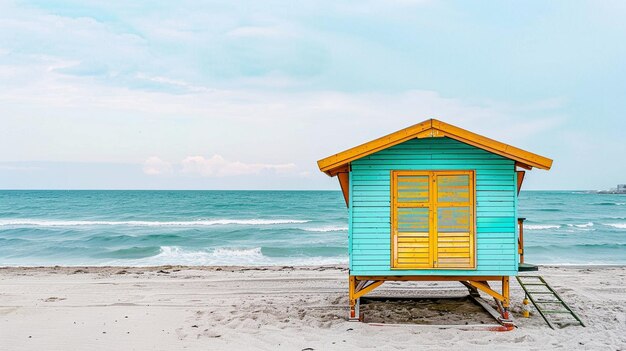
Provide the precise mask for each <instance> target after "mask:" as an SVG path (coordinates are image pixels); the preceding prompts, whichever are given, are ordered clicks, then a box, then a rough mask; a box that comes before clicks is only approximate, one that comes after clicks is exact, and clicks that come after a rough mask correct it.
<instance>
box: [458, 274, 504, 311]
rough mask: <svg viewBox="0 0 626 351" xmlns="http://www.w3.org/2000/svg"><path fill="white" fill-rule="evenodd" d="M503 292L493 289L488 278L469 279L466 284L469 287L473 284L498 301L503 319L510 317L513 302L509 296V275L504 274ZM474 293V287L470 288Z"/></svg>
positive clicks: (475, 287)
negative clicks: (480, 279) (510, 307)
mask: <svg viewBox="0 0 626 351" xmlns="http://www.w3.org/2000/svg"><path fill="white" fill-rule="evenodd" d="M501 280H502V292H501V293H499V292H497V291H495V290H494V289H492V288H491V287H490V286H489V283H488V282H487V281H486V280H483V281H471V280H470V281H468V282H467V283H466V284H465V285H466V286H468V288H469V287H470V286H471V287H472V288H474V289H478V290H481V291H483V292H485V293H487V294H489V295H490V296H491V297H493V299H494V300H495V301H496V304H497V305H498V309H499V310H500V311H499V312H500V315H501V316H502V318H503V319H507V320H508V319H509V305H510V303H511V301H510V297H509V294H510V293H509V277H508V276H502V278H501ZM471 293H472V289H470V294H471Z"/></svg>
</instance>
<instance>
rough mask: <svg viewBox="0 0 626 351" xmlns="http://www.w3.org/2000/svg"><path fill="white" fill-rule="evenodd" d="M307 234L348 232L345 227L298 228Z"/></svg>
mask: <svg viewBox="0 0 626 351" xmlns="http://www.w3.org/2000/svg"><path fill="white" fill-rule="evenodd" d="M300 229H302V230H304V231H307V232H322V233H325V232H345V231H348V227H346V226H325V227H311V228H300Z"/></svg>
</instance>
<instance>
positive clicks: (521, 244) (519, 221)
mask: <svg viewBox="0 0 626 351" xmlns="http://www.w3.org/2000/svg"><path fill="white" fill-rule="evenodd" d="M525 220H526V218H523V217H520V218H518V219H517V224H518V225H519V237H518V239H517V253H519V263H524V221H525Z"/></svg>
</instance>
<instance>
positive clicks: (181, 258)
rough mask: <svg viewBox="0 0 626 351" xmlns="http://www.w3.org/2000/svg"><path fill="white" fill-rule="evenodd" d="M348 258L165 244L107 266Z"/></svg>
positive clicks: (312, 261)
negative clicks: (155, 251)
mask: <svg viewBox="0 0 626 351" xmlns="http://www.w3.org/2000/svg"><path fill="white" fill-rule="evenodd" d="M347 261H348V258H347V256H346V257H343V256H342V257H268V256H265V255H263V253H262V252H261V248H260V247H255V248H215V249H213V250H188V249H183V248H180V247H177V246H162V247H161V252H160V253H159V254H158V255H155V256H152V257H146V258H141V259H136V260H115V261H111V262H107V263H106V265H130V266H158V265H165V264H177V265H178V264H179V265H189V266H217V265H220V266H263V265H266V266H271V265H298V266H308V265H330V264H345V263H347Z"/></svg>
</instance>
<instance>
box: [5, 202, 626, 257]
mask: <svg viewBox="0 0 626 351" xmlns="http://www.w3.org/2000/svg"><path fill="white" fill-rule="evenodd" d="M519 216H520V217H526V218H527V221H526V225H525V244H526V245H525V247H526V252H525V254H526V255H525V257H526V262H529V263H538V264H590V265H596V264H626V195H609V194H596V193H592V192H578V191H522V193H521V195H520V198H519ZM347 223H348V211H347V209H346V206H345V203H344V201H343V197H342V195H341V193H340V192H339V191H121V190H120V191H73V190H72V191H47V190H33V191H30V190H4V191H0V266H39V265H138V266H146V265H164V264H172V265H174V264H181V265H318V264H345V263H347V261H348V257H347V255H348V253H347V245H348V225H347Z"/></svg>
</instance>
